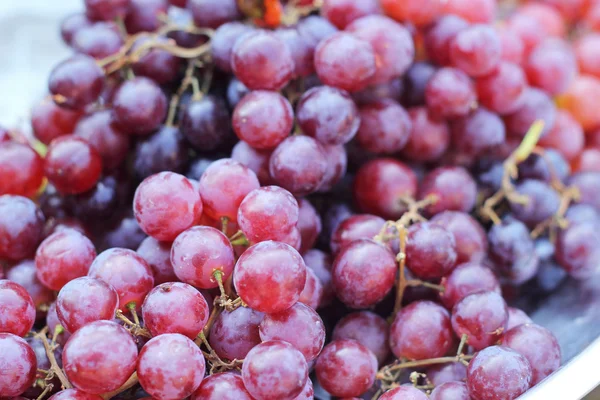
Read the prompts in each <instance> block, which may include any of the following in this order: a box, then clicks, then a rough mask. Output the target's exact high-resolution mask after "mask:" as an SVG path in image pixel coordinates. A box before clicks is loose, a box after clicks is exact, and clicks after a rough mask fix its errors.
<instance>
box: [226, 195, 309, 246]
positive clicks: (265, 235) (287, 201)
mask: <svg viewBox="0 0 600 400" xmlns="http://www.w3.org/2000/svg"><path fill="white" fill-rule="evenodd" d="M298 214H299V209H298V202H297V201H296V199H295V198H294V196H292V194H291V193H290V192H288V191H287V190H285V189H282V188H280V187H277V186H266V187H261V188H259V189H255V190H253V191H251V192H250V193H248V195H247V196H246V197H245V198H244V200H243V201H242V203H241V204H240V208H239V210H238V216H237V222H238V224H239V226H240V229H241V230H242V231H243V232H244V234H245V235H246V237H247V238H248V239H249V240H250V241H251V242H260V241H263V240H280V239H283V238H285V237H286V235H287V234H289V232H290V231H291V230H292V228H294V227H295V226H296V223H297V222H298Z"/></svg>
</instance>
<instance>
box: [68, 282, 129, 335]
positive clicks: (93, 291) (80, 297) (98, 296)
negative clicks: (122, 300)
mask: <svg viewBox="0 0 600 400" xmlns="http://www.w3.org/2000/svg"><path fill="white" fill-rule="evenodd" d="M118 305H119V295H118V294H117V291H116V290H115V289H114V288H113V287H112V286H110V285H108V284H107V283H104V282H103V281H101V280H98V279H95V278H90V277H88V276H82V277H81V278H77V279H73V280H72V281H70V282H68V283H67V284H66V285H65V286H63V287H62V289H60V292H59V293H58V297H57V298H56V314H57V315H58V319H59V321H60V323H61V325H62V326H63V327H64V328H65V329H66V330H67V331H68V332H69V333H74V332H75V331H77V330H78V329H79V328H81V327H82V326H84V325H86V324H88V323H90V322H93V321H98V320H112V319H113V318H114V317H115V312H116V311H117V306H118Z"/></svg>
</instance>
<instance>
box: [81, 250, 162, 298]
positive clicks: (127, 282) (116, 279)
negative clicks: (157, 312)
mask: <svg viewBox="0 0 600 400" xmlns="http://www.w3.org/2000/svg"><path fill="white" fill-rule="evenodd" d="M88 276H91V277H92V278H96V279H100V280H102V281H104V282H106V283H108V284H109V285H111V286H112V287H113V288H114V289H115V290H116V291H117V293H118V294H119V308H121V309H125V307H126V306H127V305H128V304H129V303H132V302H133V303H135V305H136V306H137V307H138V308H139V307H140V306H141V304H142V302H143V301H144V297H146V295H147V294H148V292H149V291H150V290H151V289H152V287H153V286H154V276H153V274H152V270H151V269H150V267H149V266H148V264H147V263H146V261H145V260H144V259H143V258H142V257H140V256H139V255H138V254H137V253H136V252H135V251H133V250H129V249H121V248H112V249H108V250H105V251H103V252H102V253H100V254H98V257H96V259H95V260H94V262H93V263H92V265H91V266H90V270H89V272H88Z"/></svg>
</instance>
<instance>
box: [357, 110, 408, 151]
mask: <svg viewBox="0 0 600 400" xmlns="http://www.w3.org/2000/svg"><path fill="white" fill-rule="evenodd" d="M411 129H412V122H411V119H410V116H409V115H408V113H407V112H406V110H405V109H404V108H403V107H402V106H401V105H400V104H398V103H396V102H395V101H393V100H389V99H387V100H380V101H377V102H375V103H371V104H369V105H367V106H363V107H361V109H360V127H359V129H358V134H357V136H356V140H357V143H358V144H359V145H360V146H361V148H364V149H366V150H368V151H370V152H373V153H377V154H381V153H384V154H392V153H397V152H398V151H400V150H402V148H403V147H404V146H405V145H406V143H407V142H408V140H409V139H410V135H411Z"/></svg>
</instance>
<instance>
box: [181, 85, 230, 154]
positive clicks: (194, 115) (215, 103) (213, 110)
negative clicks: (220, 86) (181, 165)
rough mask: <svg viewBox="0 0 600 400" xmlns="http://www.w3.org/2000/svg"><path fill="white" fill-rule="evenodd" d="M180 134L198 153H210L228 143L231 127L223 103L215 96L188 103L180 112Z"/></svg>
mask: <svg viewBox="0 0 600 400" xmlns="http://www.w3.org/2000/svg"><path fill="white" fill-rule="evenodd" d="M180 128H181V133H183V135H184V136H185V138H186V139H187V140H188V141H189V142H190V143H191V145H192V146H193V147H194V148H195V149H196V150H198V151H202V152H206V151H212V150H215V149H217V148H219V147H221V146H222V145H223V144H225V143H227V142H228V141H230V139H231V137H232V135H231V125H230V119H229V112H228V110H227V106H226V105H225V102H224V101H223V100H222V99H221V98H219V97H216V96H212V95H208V96H203V97H202V98H201V99H199V100H194V99H192V101H190V102H189V103H188V104H187V105H186V106H185V108H184V109H183V111H182V116H181V123H180Z"/></svg>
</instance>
